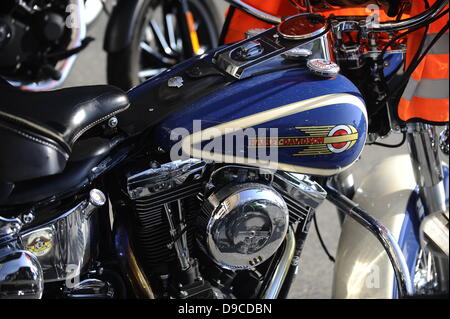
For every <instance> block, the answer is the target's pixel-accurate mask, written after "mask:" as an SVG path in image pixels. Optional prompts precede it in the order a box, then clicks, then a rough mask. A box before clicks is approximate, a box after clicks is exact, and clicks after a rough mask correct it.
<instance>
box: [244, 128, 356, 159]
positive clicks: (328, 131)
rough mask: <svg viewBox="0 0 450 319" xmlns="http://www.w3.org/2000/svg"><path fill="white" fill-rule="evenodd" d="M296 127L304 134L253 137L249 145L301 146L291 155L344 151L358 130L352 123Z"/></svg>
mask: <svg viewBox="0 0 450 319" xmlns="http://www.w3.org/2000/svg"><path fill="white" fill-rule="evenodd" d="M296 129H297V130H299V133H303V134H305V135H302V136H287V137H277V138H260V139H258V138H253V139H250V140H249V146H250V147H292V148H301V150H299V151H298V152H296V153H293V156H308V155H309V156H311V155H328V154H332V153H336V154H337V153H342V152H345V151H347V150H349V149H351V148H352V147H353V146H354V145H355V144H356V141H357V140H358V131H357V129H356V128H355V127H354V126H353V125H326V126H299V127H296Z"/></svg>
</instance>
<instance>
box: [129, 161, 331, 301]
mask: <svg viewBox="0 0 450 319" xmlns="http://www.w3.org/2000/svg"><path fill="white" fill-rule="evenodd" d="M153 166H154V167H153V168H150V169H147V170H144V171H140V172H138V173H135V174H131V175H130V176H129V177H128V179H127V194H128V197H129V199H130V200H131V203H132V208H133V213H134V215H133V216H134V217H133V219H134V224H133V226H132V227H133V228H132V233H133V239H132V242H133V246H134V248H135V251H136V256H137V259H138V260H139V262H140V263H142V266H143V267H142V268H143V269H144V272H145V274H146V276H147V277H148V278H149V280H150V281H151V285H152V287H156V290H164V289H168V287H169V290H170V286H171V285H172V286H173V285H174V283H173V282H172V278H171V277H173V276H175V277H176V275H174V271H173V270H174V269H177V270H178V271H181V272H189V271H191V272H193V274H192V273H191V274H190V275H188V276H187V277H190V278H191V279H192V278H193V281H191V283H190V284H187V283H186V286H185V284H184V283H183V280H186V278H185V277H183V276H181V277H177V278H176V279H177V280H179V281H181V283H177V284H176V286H177V289H178V288H179V289H180V290H181V294H179V295H178V296H179V297H180V296H181V297H185V298H188V297H191V292H190V291H189V287H191V286H192V283H193V282H194V283H195V284H196V285H197V286H200V285H204V283H205V279H206V281H208V282H211V283H213V284H212V286H210V285H209V284H208V285H207V286H208V289H209V290H211V289H216V288H223V278H222V277H223V276H225V277H227V278H233V277H235V276H236V275H238V274H239V273H241V272H244V273H245V272H246V273H251V272H254V273H259V272H258V271H257V270H258V269H260V268H261V267H262V268H261V269H264V271H265V268H267V265H268V264H270V263H268V262H267V261H269V260H271V258H272V257H273V256H274V255H276V254H277V252H278V251H280V249H282V247H283V242H284V241H285V239H286V238H287V234H288V231H289V229H290V228H292V229H295V228H298V227H300V229H303V228H304V227H305V226H306V224H307V222H308V221H309V218H308V217H309V216H310V214H311V213H312V212H313V210H314V209H315V208H316V207H317V206H318V205H319V204H320V203H322V201H323V200H324V199H325V196H326V193H325V191H324V190H323V189H322V188H321V187H320V186H319V184H317V183H316V182H314V181H312V180H311V179H309V177H307V176H305V175H298V174H291V173H286V172H276V173H274V172H273V171H269V170H263V169H259V168H255V167H244V166H233V165H225V166H219V167H217V165H215V164H214V163H207V162H205V161H201V160H196V159H188V160H185V161H175V162H171V163H167V164H163V165H160V166H159V165H155V164H154V165H153ZM291 258H292V256H291ZM199 260H200V261H199ZM198 264H200V266H198ZM203 264H208V265H209V266H206V267H203V268H202V266H201V265H203ZM285 264H286V265H287V266H289V265H290V264H291V262H290V261H289V262H287V263H285ZM193 268H195V270H193ZM211 269H215V270H214V271H212V270H211ZM210 271H211V272H212V273H213V275H211V273H210ZM206 272H207V273H208V274H206ZM224 274H227V275H224ZM214 276H216V278H213V277H214ZM219 277H220V278H219ZM199 278H200V279H199ZM188 281H189V280H187V281H186V282H188ZM230 281H232V279H230ZM187 286H189V287H187ZM186 287H187V288H186ZM199 289H200V288H198V287H197V288H196V290H195V291H197V290H199ZM200 290H201V289H200ZM172 291H173V289H172ZM160 294H161V293H160ZM160 294H158V292H157V293H156V295H160ZM166 296H167V295H166ZM202 297H203V298H204V297H205V295H202ZM216 297H217V294H216Z"/></svg>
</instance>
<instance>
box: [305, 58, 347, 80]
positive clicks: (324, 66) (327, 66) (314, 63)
mask: <svg viewBox="0 0 450 319" xmlns="http://www.w3.org/2000/svg"><path fill="white" fill-rule="evenodd" d="M306 66H307V67H308V69H309V71H310V72H311V73H313V74H315V75H318V76H321V77H324V78H331V77H334V76H336V75H337V74H338V73H339V71H340V68H339V65H337V64H336V63H334V62H332V61H330V60H325V59H311V60H308V62H307V63H306Z"/></svg>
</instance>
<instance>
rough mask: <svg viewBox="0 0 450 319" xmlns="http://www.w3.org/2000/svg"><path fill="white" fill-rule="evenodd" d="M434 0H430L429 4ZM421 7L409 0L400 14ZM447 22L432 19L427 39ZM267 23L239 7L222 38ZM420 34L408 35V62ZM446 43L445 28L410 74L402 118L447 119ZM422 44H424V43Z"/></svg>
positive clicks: (274, 6)
mask: <svg viewBox="0 0 450 319" xmlns="http://www.w3.org/2000/svg"><path fill="white" fill-rule="evenodd" d="M245 2H246V3H248V4H249V5H251V6H253V7H255V8H257V9H259V10H261V11H264V12H267V13H269V14H272V15H274V16H279V17H283V16H292V15H294V14H297V13H298V11H297V9H296V8H295V7H294V6H292V5H291V4H290V2H289V1H288V0H265V1H261V0H245ZM434 2H436V0H429V3H430V5H432V4H433V3H434ZM447 7H448V6H447ZM424 10H425V5H424V1H418V0H417V1H416V0H411V11H410V12H409V13H408V14H407V15H406V16H404V17H403V18H405V17H408V15H409V16H415V15H417V14H419V13H421V12H423V11H424ZM319 12H320V13H321V14H324V15H326V16H328V15H329V14H331V13H333V14H335V15H342V16H345V15H367V14H369V13H368V12H367V11H366V8H365V7H358V8H339V7H333V8H332V10H329V11H319ZM379 14H380V19H381V21H386V20H389V19H390V18H389V17H388V16H387V15H386V14H385V12H384V11H382V10H381V11H380V12H379ZM446 23H448V16H444V17H442V18H441V19H439V20H438V21H436V22H434V23H432V24H431V25H430V28H429V30H428V34H427V37H428V38H427V42H426V43H430V41H431V40H432V39H433V35H434V34H436V33H438V32H439V30H440V29H441V28H442V27H443V26H444V25H445V24H446ZM270 27H272V25H270V24H268V23H265V22H262V21H260V20H258V19H256V18H254V17H251V16H250V15H248V14H246V13H244V12H242V11H240V10H236V11H235V13H234V14H233V17H232V19H231V21H230V24H229V27H228V31H227V34H226V36H225V41H224V42H225V43H232V42H236V41H240V40H243V39H244V38H245V32H246V31H247V30H249V29H254V28H264V29H265V28H270ZM423 35H424V30H419V31H416V32H413V33H411V34H410V35H409V36H408V43H407V60H406V61H407V63H406V65H407V66H408V65H409V63H410V62H411V59H412V57H413V56H414V55H415V53H416V52H417V50H418V47H419V44H420V42H421V40H422V36H423ZM448 45H449V44H448V32H447V33H446V34H444V36H443V37H442V38H441V39H440V41H439V42H438V43H436V44H435V45H434V47H433V49H432V50H431V51H430V53H429V54H428V55H427V57H426V58H425V59H424V60H423V61H422V63H421V64H420V65H419V66H418V67H417V69H416V70H415V72H414V73H413V74H412V76H411V79H410V81H409V83H408V85H407V87H406V90H405V92H404V94H403V97H402V99H401V100H400V104H399V107H398V115H399V118H400V119H401V120H403V121H408V120H411V119H422V120H426V121H429V122H448V120H449V110H448V107H449V105H448ZM425 47H427V45H426V44H425V46H424V48H425Z"/></svg>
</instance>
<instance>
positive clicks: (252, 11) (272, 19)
mask: <svg viewBox="0 0 450 319" xmlns="http://www.w3.org/2000/svg"><path fill="white" fill-rule="evenodd" d="M225 1H226V2H228V3H229V4H231V5H232V6H233V7H236V8H237V9H240V10H242V11H244V12H246V13H248V14H249V15H251V16H253V17H255V18H256V19H259V20H261V21H264V22H267V23H270V24H273V25H277V24H280V23H281V18H280V17H277V16H273V15H271V14H269V13H266V12H264V11H261V10H258V9H256V8H255V7H252V6H251V5H249V4H247V3H245V2H244V1H241V0H225Z"/></svg>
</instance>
